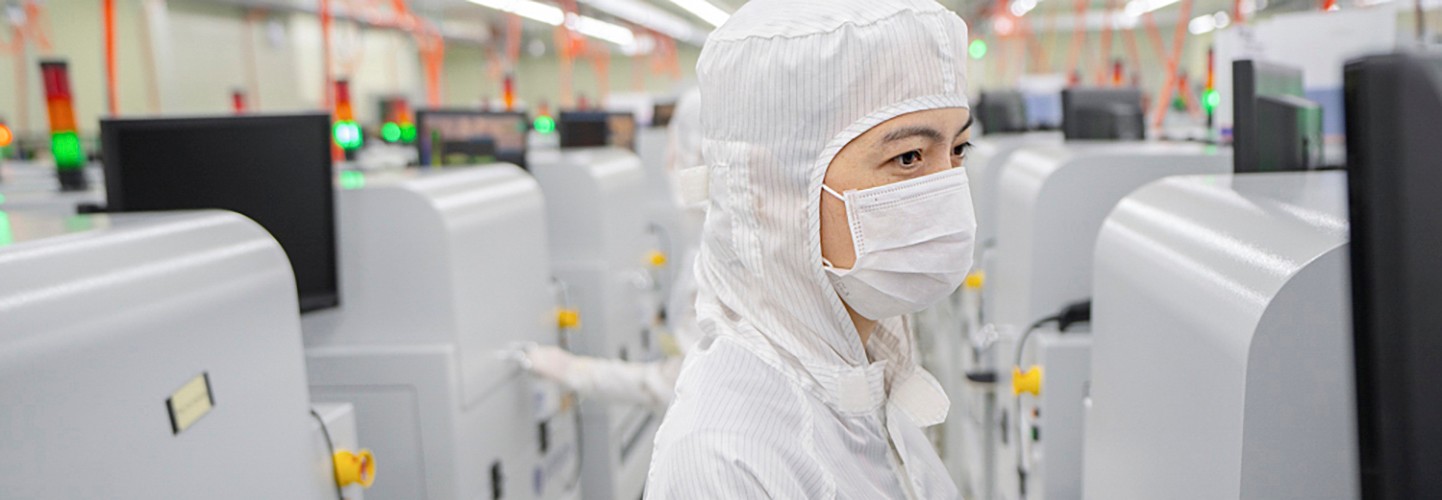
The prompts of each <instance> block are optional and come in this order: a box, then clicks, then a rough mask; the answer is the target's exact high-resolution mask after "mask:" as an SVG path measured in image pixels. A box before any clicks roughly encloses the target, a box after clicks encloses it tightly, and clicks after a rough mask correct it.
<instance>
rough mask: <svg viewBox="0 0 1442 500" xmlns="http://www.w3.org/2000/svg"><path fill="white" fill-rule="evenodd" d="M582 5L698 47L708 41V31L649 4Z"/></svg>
mask: <svg viewBox="0 0 1442 500" xmlns="http://www.w3.org/2000/svg"><path fill="white" fill-rule="evenodd" d="M581 3H584V4H586V5H589V6H591V7H595V8H596V9H598V10H601V11H603V12H605V13H607V14H610V15H613V16H616V17H619V18H621V19H625V20H627V21H630V22H632V23H635V24H637V25H640V26H645V27H647V28H649V29H652V30H655V31H656V32H659V33H661V34H663V35H666V36H669V37H671V38H675V39H677V40H681V41H685V42H690V43H693V44H697V45H700V44H702V43H704V42H705V41H706V34H707V31H708V30H703V29H700V28H697V27H696V26H695V25H693V24H691V22H690V21H687V20H685V19H682V18H680V17H677V16H675V15H673V14H671V13H670V12H666V11H664V10H661V9H658V8H656V7H655V6H653V5H651V4H649V3H645V2H641V1H638V0H581Z"/></svg>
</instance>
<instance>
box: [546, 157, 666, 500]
mask: <svg viewBox="0 0 1442 500" xmlns="http://www.w3.org/2000/svg"><path fill="white" fill-rule="evenodd" d="M528 161H529V163H530V164H531V171H532V173H534V174H535V176H536V180H537V181H539V182H540V184H541V188H542V189H543V190H544V191H545V193H546V211H547V215H548V217H549V227H550V242H551V252H550V253H551V262H552V268H553V270H554V271H555V275H556V276H557V278H559V279H560V280H561V281H562V282H564V283H565V286H566V288H567V290H568V293H569V296H570V297H571V298H572V300H573V301H574V304H575V305H576V306H577V307H578V308H579V310H580V331H579V333H578V334H576V335H574V336H572V337H571V341H570V343H569V346H570V348H571V350H572V351H574V352H576V353H578V354H583V355H587V356H596V357H603V358H610V359H620V360H625V361H653V360H657V359H659V358H660V356H661V351H660V347H659V345H658V344H659V342H657V339H656V338H654V337H655V328H654V327H655V326H656V325H657V321H658V318H657V313H658V300H657V298H656V297H655V296H654V294H655V292H654V288H655V287H654V283H653V282H652V281H651V275H650V273H648V272H647V270H646V265H647V263H646V254H647V252H648V249H649V248H654V247H652V246H651V244H650V243H651V242H650V241H649V238H650V236H649V235H648V232H647V228H646V223H645V216H644V211H643V210H644V209H643V207H642V203H643V200H644V199H646V195H645V192H646V180H645V173H644V171H643V170H642V167H641V162H640V160H639V159H638V158H637V157H636V155H635V154H632V153H631V152H629V151H626V150H622V149H617V148H585V149H566V150H561V151H551V152H540V153H533V154H532V156H531V157H530V158H529V159H528ZM538 227H540V225H538ZM581 421H582V426H583V427H582V431H581V435H582V446H581V448H582V449H583V450H584V457H583V461H582V466H581V470H582V476H583V479H582V489H583V491H584V496H585V498H587V499H588V500H631V499H634V498H639V497H640V496H641V491H642V488H643V487H644V486H645V482H646V471H647V468H648V466H649V464H650V461H651V441H652V438H653V436H654V435H655V432H656V426H657V425H658V424H659V422H660V416H659V415H656V414H654V413H653V412H652V411H651V410H650V409H647V408H642V407H635V406H627V405H613V404H607V403H605V402H601V401H582V403H581Z"/></svg>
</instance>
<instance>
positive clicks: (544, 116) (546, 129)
mask: <svg viewBox="0 0 1442 500" xmlns="http://www.w3.org/2000/svg"><path fill="white" fill-rule="evenodd" d="M531 129H532V130H535V131H536V132H539V133H542V134H549V133H552V132H555V131H556V119H555V118H552V117H551V105H550V103H548V102H546V100H544V99H542V100H541V102H539V103H537V106H536V120H535V122H533V123H532V124H531Z"/></svg>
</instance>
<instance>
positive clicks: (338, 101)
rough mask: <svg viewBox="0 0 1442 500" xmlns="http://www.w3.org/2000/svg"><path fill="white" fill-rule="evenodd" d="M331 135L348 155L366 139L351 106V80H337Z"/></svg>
mask: <svg viewBox="0 0 1442 500" xmlns="http://www.w3.org/2000/svg"><path fill="white" fill-rule="evenodd" d="M331 135H332V136H333V137H334V139H335V144H336V145H337V146H340V149H341V150H342V151H344V152H345V153H346V156H348V157H349V156H351V155H353V154H354V153H355V151H356V150H358V149H360V147H361V144H363V143H364V141H365V138H364V136H363V135H362V134H361V127H360V125H359V124H357V123H356V121H355V109H354V108H352V107H351V101H350V81H349V80H336V82H335V128H334V129H333V130H332V134H331Z"/></svg>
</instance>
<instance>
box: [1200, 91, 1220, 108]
mask: <svg viewBox="0 0 1442 500" xmlns="http://www.w3.org/2000/svg"><path fill="white" fill-rule="evenodd" d="M1202 102H1203V103H1206V106H1207V112H1208V113H1210V112H1211V111H1212V110H1214V109H1217V105H1218V104H1221V103H1222V95H1221V94H1218V93H1217V91H1216V90H1208V91H1207V92H1206V93H1205V94H1202Z"/></svg>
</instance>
